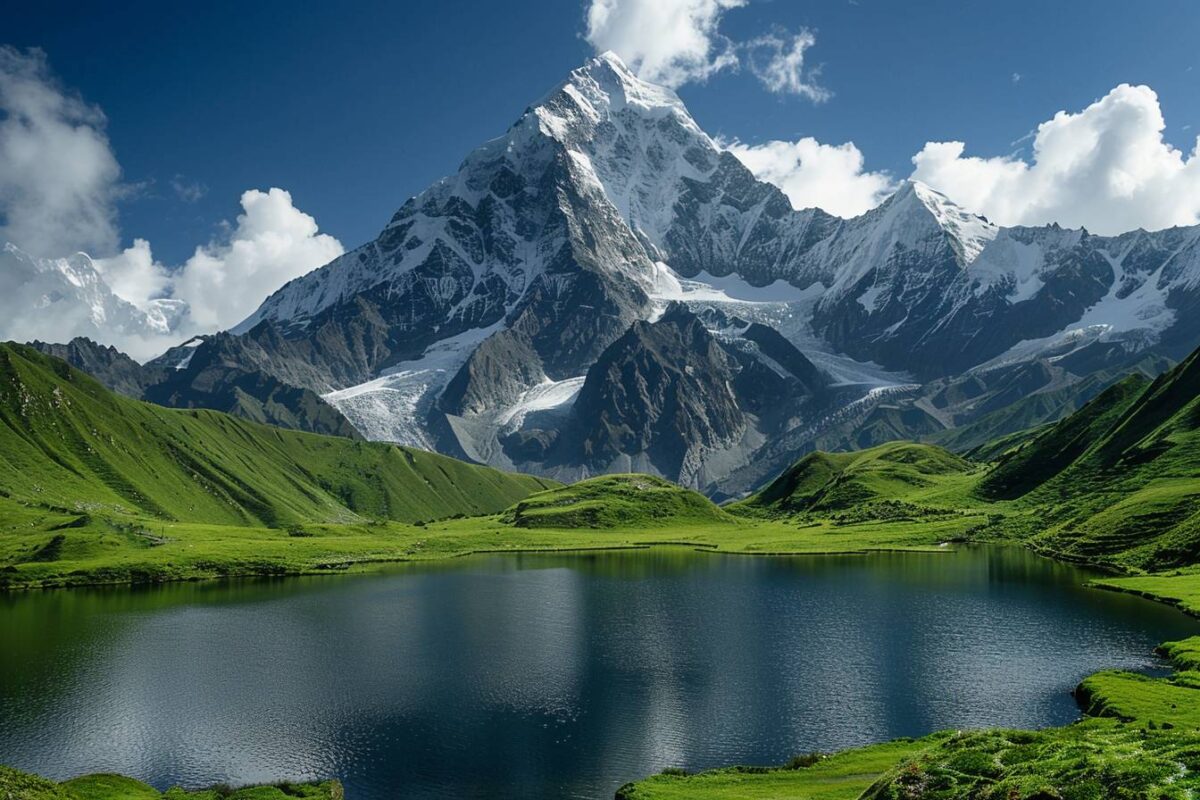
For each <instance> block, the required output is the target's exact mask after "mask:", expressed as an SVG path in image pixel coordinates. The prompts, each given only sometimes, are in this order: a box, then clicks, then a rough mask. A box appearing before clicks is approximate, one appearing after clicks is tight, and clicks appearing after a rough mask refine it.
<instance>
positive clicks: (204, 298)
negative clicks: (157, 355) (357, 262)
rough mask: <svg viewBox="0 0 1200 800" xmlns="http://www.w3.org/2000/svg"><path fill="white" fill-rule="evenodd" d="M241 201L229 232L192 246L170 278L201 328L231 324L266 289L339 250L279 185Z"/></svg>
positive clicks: (321, 262)
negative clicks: (181, 264) (187, 256)
mask: <svg viewBox="0 0 1200 800" xmlns="http://www.w3.org/2000/svg"><path fill="white" fill-rule="evenodd" d="M241 202H242V214H240V215H239V216H238V218H237V223H236V224H235V225H234V226H232V228H231V229H230V232H229V235H228V237H226V238H223V239H222V240H219V241H215V242H212V243H210V244H208V245H206V246H204V247H198V248H196V252H195V254H194V255H192V257H191V258H189V259H188V260H187V262H186V263H185V264H184V265H183V267H182V268H181V269H180V270H179V271H178V273H177V274H175V275H174V276H173V278H172V286H173V292H172V294H173V296H174V297H176V298H178V299H181V300H185V301H187V304H188V306H189V307H190V308H191V320H192V323H193V324H194V325H196V326H198V327H200V328H206V329H210V330H215V329H222V328H228V327H232V326H233V325H236V324H237V323H239V322H241V321H242V320H243V319H245V318H246V317H248V316H249V315H250V313H251V312H253V311H254V309H256V308H258V306H259V304H260V303H261V302H262V301H263V299H264V298H265V297H266V296H267V295H269V294H270V293H271V292H274V291H275V290H276V289H278V288H279V287H280V286H282V285H283V284H285V283H287V282H288V281H290V280H292V279H293V278H298V277H300V276H301V275H304V274H305V273H308V272H311V271H312V270H314V269H316V268H317V267H320V266H322V265H324V264H326V263H328V262H330V261H332V260H333V259H335V258H337V257H338V256H340V255H341V254H342V253H343V252H344V248H343V247H342V243H341V242H339V241H338V240H337V239H335V238H334V237H332V236H330V235H328V234H324V233H319V232H318V229H317V221H316V220H315V219H313V218H312V217H311V216H310V215H308V214H306V213H304V212H303V211H301V210H300V209H298V208H296V206H295V205H293V204H292V195H291V194H290V193H289V192H286V191H284V190H283V189H270V190H269V191H266V192H261V191H258V190H257V189H251V190H250V191H248V192H245V193H243V194H242V201H241Z"/></svg>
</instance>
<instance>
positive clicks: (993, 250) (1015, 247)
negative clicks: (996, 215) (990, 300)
mask: <svg viewBox="0 0 1200 800" xmlns="http://www.w3.org/2000/svg"><path fill="white" fill-rule="evenodd" d="M1045 267H1046V253H1045V250H1044V249H1043V245H1042V244H1041V243H1040V242H1037V241H1032V242H1022V241H1018V240H1017V239H1014V238H1012V237H1009V236H1002V237H999V238H997V239H996V241H995V242H994V243H993V244H992V246H991V247H989V248H987V250H985V251H984V252H983V254H982V255H981V256H980V257H979V258H978V259H977V260H976V261H975V263H974V264H973V265H972V266H971V272H970V274H971V275H972V276H973V277H974V278H975V280H976V281H978V285H977V287H976V292H977V293H978V294H982V293H983V292H984V291H986V290H987V289H989V288H991V287H993V286H1002V287H1005V286H1006V287H1007V289H1008V294H1007V295H1006V296H1007V298H1008V300H1009V302H1011V303H1020V302H1021V301H1023V300H1029V299H1030V298H1032V297H1034V296H1036V295H1037V293H1038V292H1039V291H1041V289H1042V287H1043V286H1044V285H1045V281H1044V280H1043V278H1042V272H1043V270H1044V269H1045Z"/></svg>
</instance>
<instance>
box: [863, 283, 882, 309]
mask: <svg viewBox="0 0 1200 800" xmlns="http://www.w3.org/2000/svg"><path fill="white" fill-rule="evenodd" d="M881 294H883V287H882V286H880V285H879V284H875V285H873V286H871V288H869V289H867V290H866V291H865V292H863V293H862V294H860V295H859V296H858V304H859V305H860V306H862V307H863V308H865V309H866V310H867V311H874V310H875V304H876V303H877V302H878V301H879V295H881Z"/></svg>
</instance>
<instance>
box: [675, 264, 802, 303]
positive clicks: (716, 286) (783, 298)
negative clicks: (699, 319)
mask: <svg viewBox="0 0 1200 800" xmlns="http://www.w3.org/2000/svg"><path fill="white" fill-rule="evenodd" d="M654 266H655V270H654V287H653V290H652V294H651V299H653V300H661V301H664V302H670V301H672V300H676V301H680V302H684V303H687V302H705V301H707V302H713V303H780V304H784V303H803V302H807V301H810V300H813V299H815V298H816V297H818V296H819V295H820V294H821V293H822V292H823V291H824V287H823V286H821V285H820V284H813V285H812V286H810V287H808V288H807V289H797V288H796V287H795V286H792V285H791V284H790V283H788V282H787V281H782V280H777V281H774V282H772V283H769V284H767V285H766V286H754V285H753V284H751V283H749V282H747V281H746V280H745V279H744V278H742V277H741V276H739V275H738V274H736V273H732V272H731V273H730V274H728V275H726V276H724V277H718V276H716V275H710V274H708V273H707V272H701V273H699V274H698V275H696V276H695V277H694V278H684V277H682V276H680V275H679V273H677V272H675V270H673V269H671V268H670V267H669V266H667V265H666V264H664V263H663V262H661V261H659V262H658V263H656V264H655V265H654Z"/></svg>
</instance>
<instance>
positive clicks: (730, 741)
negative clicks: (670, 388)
mask: <svg viewBox="0 0 1200 800" xmlns="http://www.w3.org/2000/svg"><path fill="white" fill-rule="evenodd" d="M1086 577H1087V576H1086V575H1085V574H1084V573H1081V572H1080V571H1079V570H1076V569H1074V568H1071V567H1066V566H1062V565H1059V564H1055V563H1053V562H1050V561H1047V560H1044V559H1040V558H1037V557H1035V556H1032V555H1030V554H1028V553H1025V552H1022V551H1019V550H1010V549H987V550H984V549H980V550H969V551H961V552H946V553H939V554H933V555H918V554H875V555H870V556H844V557H842V556H837V557H796V558H780V557H772V558H750V557H735V556H714V555H710V554H696V553H693V552H691V551H687V550H683V549H657V550H652V551H646V552H632V553H631V552H618V553H587V554H580V555H574V556H555V555H518V556H509V557H494V558H479V559H471V560H462V561H457V562H453V563H443V564H438V565H426V566H422V567H404V568H401V569H398V570H397V571H396V572H395V573H392V574H388V575H381V576H370V577H364V576H355V577H340V578H319V579H299V580H288V581H278V580H275V581H271V580H262V581H242V582H233V583H223V584H217V583H206V584H182V585H174V586H167V587H159V588H156V589H144V590H138V591H130V590H76V591H63V592H46V593H42V594H29V595H10V596H5V597H2V598H0V637H2V638H0V641H4V642H5V643H6V645H10V646H6V647H5V648H3V649H0V720H3V723H4V724H2V725H0V762H5V763H11V764H13V765H15V766H18V767H22V768H25V769H29V770H32V771H37V772H42V773H44V774H48V775H51V776H54V777H60V778H61V777H68V776H70V775H74V774H77V773H80V772H88V771H98V770H106V771H107V770H112V771H120V772H125V773H129V774H133V775H137V776H139V777H142V778H146V779H149V780H150V781H151V782H153V783H155V784H156V785H159V786H166V785H168V784H171V783H177V782H181V783H184V784H191V785H196V784H205V783H211V782H214V781H218V780H227V781H231V782H235V783H236V782H250V781H266V780H275V779H281V778H296V777H323V776H329V775H336V776H339V777H342V778H343V779H344V780H345V781H346V783H347V786H348V789H349V795H348V796H350V797H351V798H355V800H359V799H360V798H366V799H367V800H373V799H374V798H393V797H413V798H435V797H436V798H442V797H445V798H449V797H455V798H459V797H480V798H483V797H487V798H495V797H606V798H607V797H611V796H612V792H613V791H614V790H615V788H616V787H617V786H618V785H619V784H621V783H622V782H624V781H625V780H628V779H630V778H634V777H638V776H640V775H643V774H646V773H649V772H653V771H657V770H658V769H661V768H662V767H664V766H668V765H675V766H684V767H688V768H693V769H695V768H704V767H710V766H716V765H720V764H726V763H731V762H743V763H745V762H750V763H775V762H779V761H782V760H784V759H786V758H787V757H788V756H790V755H791V754H793V753H796V752H802V751H808V750H812V749H834V748H840V747H846V746H851V745H856V744H862V743H865V742H868V741H875V740H879V739H885V738H889V737H893V736H900V735H915V734H920V733H924V732H927V731H930V730H935V729H939V728H945V727H977V726H984V725H1011V726H1020V727H1035V726H1042V725H1048V724H1059V723H1064V722H1067V721H1069V720H1070V719H1072V718H1074V716H1075V715H1076V710H1075V708H1074V705H1073V703H1072V701H1071V698H1070V696H1069V694H1068V692H1069V690H1070V688H1071V687H1072V686H1074V684H1075V683H1076V682H1078V680H1079V679H1080V678H1082V677H1083V676H1084V675H1086V674H1087V673H1089V672H1091V671H1094V670H1096V669H1099V668H1104V667H1110V666H1121V667H1131V668H1137V667H1143V666H1147V665H1149V664H1151V663H1152V657H1151V655H1150V653H1151V649H1152V647H1153V646H1154V645H1155V644H1157V643H1158V642H1160V641H1162V640H1165V639H1169V638H1177V637H1181V636H1186V635H1193V634H1195V633H1196V632H1197V631H1198V630H1200V625H1198V624H1197V623H1196V622H1195V621H1193V620H1189V619H1187V618H1186V617H1184V616H1183V615H1181V614H1179V613H1178V612H1175V611H1173V610H1171V609H1168V608H1165V607H1161V606H1157V605H1154V604H1152V603H1149V602H1146V601H1142V600H1139V599H1136V598H1132V597H1128V596H1123V595H1116V594H1110V593H1104V592H1098V591H1093V590H1087V589H1084V588H1082V587H1081V583H1082V582H1083V580H1084V579H1085V578H1086Z"/></svg>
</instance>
